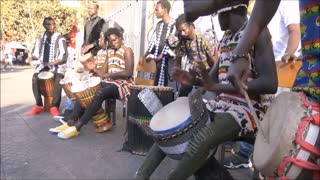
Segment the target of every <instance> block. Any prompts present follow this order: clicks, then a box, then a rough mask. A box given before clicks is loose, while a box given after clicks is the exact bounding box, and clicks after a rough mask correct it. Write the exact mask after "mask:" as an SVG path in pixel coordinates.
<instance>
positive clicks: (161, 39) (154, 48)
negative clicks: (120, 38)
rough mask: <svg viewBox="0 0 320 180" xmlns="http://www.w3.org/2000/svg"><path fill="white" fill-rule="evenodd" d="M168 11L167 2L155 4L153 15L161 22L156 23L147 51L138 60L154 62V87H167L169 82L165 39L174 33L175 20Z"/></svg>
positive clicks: (166, 0)
mask: <svg viewBox="0 0 320 180" xmlns="http://www.w3.org/2000/svg"><path fill="white" fill-rule="evenodd" d="M170 9H171V5H170V2H169V1H168V0H159V1H158V2H157V5H156V9H155V14H156V17H157V18H159V19H161V21H160V22H158V23H157V26H156V29H155V31H154V32H153V35H152V39H151V41H150V42H149V45H148V50H147V51H146V52H145V54H144V55H143V56H142V57H141V58H140V63H142V62H143V61H144V60H145V59H146V60H147V61H149V60H154V61H155V62H156V66H157V73H156V77H155V83H154V85H155V86H167V85H168V80H169V59H170V58H171V56H170V55H169V54H168V50H169V46H168V44H167V38H168V36H169V34H174V33H175V26H174V23H175V20H174V19H173V18H171V17H170V15H169V12H170ZM149 54H151V58H149V56H148V55H149Z"/></svg>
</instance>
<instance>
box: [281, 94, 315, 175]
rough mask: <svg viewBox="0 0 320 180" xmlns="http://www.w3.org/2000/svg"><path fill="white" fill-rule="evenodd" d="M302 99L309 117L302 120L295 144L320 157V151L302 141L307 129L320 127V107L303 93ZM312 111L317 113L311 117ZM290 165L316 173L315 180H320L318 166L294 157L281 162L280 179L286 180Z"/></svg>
mask: <svg viewBox="0 0 320 180" xmlns="http://www.w3.org/2000/svg"><path fill="white" fill-rule="evenodd" d="M299 95H300V98H301V101H302V103H303V105H304V106H305V107H306V108H307V113H306V114H307V117H304V118H302V121H301V123H300V124H299V127H298V132H297V134H296V139H295V142H296V144H297V145H300V147H301V149H303V150H305V151H307V152H309V153H312V154H314V155H316V157H319V156H320V150H319V149H317V148H316V147H315V146H313V145H312V144H310V143H308V142H307V141H304V140H303V139H302V136H303V133H304V131H305V128H306V127H307V126H308V125H309V124H310V123H312V124H314V125H316V126H320V118H319V110H320V106H319V105H318V104H316V103H312V102H310V101H308V100H307V99H306V96H305V95H304V94H303V93H300V94H299ZM312 111H315V112H316V113H315V114H314V115H311V113H312ZM289 163H293V164H295V165H297V166H299V167H302V168H305V169H309V170H312V171H314V174H313V175H314V177H313V179H319V178H320V167H319V166H318V165H317V164H314V163H312V162H309V161H304V160H301V159H297V158H294V157H286V158H284V160H283V161H282V162H281V164H280V165H279V168H278V176H279V177H280V179H283V180H286V179H287V178H286V176H285V175H284V171H285V169H286V168H287V166H288V164H289Z"/></svg>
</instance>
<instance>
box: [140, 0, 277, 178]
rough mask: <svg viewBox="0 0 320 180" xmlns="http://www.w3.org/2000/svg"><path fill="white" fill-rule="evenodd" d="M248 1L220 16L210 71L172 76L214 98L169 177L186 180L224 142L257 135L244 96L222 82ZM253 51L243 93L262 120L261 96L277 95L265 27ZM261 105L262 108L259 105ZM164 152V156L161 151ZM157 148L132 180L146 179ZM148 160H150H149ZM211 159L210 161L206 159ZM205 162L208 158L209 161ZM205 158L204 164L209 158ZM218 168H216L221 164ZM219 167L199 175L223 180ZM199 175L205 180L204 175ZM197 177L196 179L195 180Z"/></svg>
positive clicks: (265, 100)
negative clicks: (205, 119) (205, 121)
mask: <svg viewBox="0 0 320 180" xmlns="http://www.w3.org/2000/svg"><path fill="white" fill-rule="evenodd" d="M247 5H248V1H247V0H243V1H242V2H239V3H238V4H234V6H232V7H229V8H227V9H222V10H221V11H220V13H219V23H220V26H221V29H222V30H224V31H226V32H225V34H224V36H223V37H222V40H221V44H220V46H221V47H220V48H221V49H220V57H219V59H218V62H217V63H216V64H215V66H214V67H213V68H212V69H211V71H210V73H209V74H208V73H206V71H205V69H206V67H205V65H204V64H203V63H198V64H197V65H196V66H195V68H194V70H195V71H196V72H197V73H196V74H199V75H200V76H193V75H192V74H191V73H189V72H187V71H184V70H181V69H176V70H175V72H173V78H174V79H175V80H177V81H179V82H181V83H184V84H188V85H203V86H204V88H205V90H207V91H213V92H216V93H217V97H216V98H214V99H211V100H209V101H208V103H207V108H208V110H209V111H210V113H211V114H210V117H212V118H213V119H212V120H213V122H212V123H210V124H208V125H206V126H205V127H203V128H202V129H200V130H199V132H198V133H195V134H194V136H193V138H192V139H190V141H189V144H188V147H187V151H186V153H185V154H184V156H183V158H182V160H180V161H179V162H178V165H177V167H176V168H175V169H174V171H173V172H172V173H171V174H170V175H169V179H179V180H180V179H187V178H188V177H189V176H191V175H192V174H194V173H195V172H197V171H199V170H201V169H204V167H203V166H207V165H208V163H206V161H207V159H208V155H209V152H210V149H211V148H212V147H217V146H218V145H219V144H221V143H222V142H225V141H230V140H234V139H236V138H238V137H239V136H240V137H247V136H252V135H254V133H255V132H256V127H255V123H254V120H253V118H252V115H251V112H250V110H249V107H248V104H247V102H246V100H245V98H244V97H243V96H241V95H240V94H239V93H238V91H237V90H236V89H235V88H234V87H233V86H232V84H231V83H230V82H229V81H228V80H227V78H226V74H227V72H228V67H229V66H230V64H231V63H232V62H231V60H232V59H233V58H232V57H233V54H232V51H233V48H234V47H235V46H236V44H237V43H238V41H239V39H240V37H241V35H242V33H243V30H244V28H245V27H246V22H247ZM252 52H253V53H252V54H250V55H248V57H250V58H248V61H250V62H251V64H252V66H251V72H250V73H249V74H248V75H249V78H248V81H249V82H248V93H249V96H250V99H251V101H252V104H253V106H254V108H255V111H256V113H257V114H258V117H259V118H260V119H261V118H262V117H263V115H264V113H265V111H266V106H265V105H267V103H268V102H270V98H267V97H268V96H267V95H265V94H274V93H275V92H276V91H277V73H276V66H275V62H274V55H273V51H272V44H271V36H270V34H269V32H268V30H267V29H264V30H263V32H262V33H261V34H260V36H259V38H258V41H257V42H256V43H255V46H254V51H252ZM264 103H266V104H264ZM162 153H163V152H162ZM159 154H161V149H160V148H159V147H158V148H156V147H153V148H152V149H151V150H150V151H149V154H148V156H147V158H146V159H145V161H144V163H143V165H142V166H141V168H140V169H139V170H138V172H137V178H139V179H140V178H141V179H147V178H149V176H150V175H151V173H152V172H153V171H154V170H155V168H156V167H157V166H158V164H159V163H160V162H161V160H162V159H163V158H164V156H163V155H162V156H161V155H159ZM151 157H153V158H151ZM211 158H212V157H211ZM211 158H210V159H211ZM210 159H209V160H210ZM220 166H221V165H220ZM221 169H222V168H217V167H215V168H207V171H203V172H202V173H203V174H206V173H211V175H210V177H214V178H211V179H224V178H230V177H225V176H224V175H221V176H220V175H219V174H221ZM203 177H206V176H205V175H203ZM199 179H201V178H199Z"/></svg>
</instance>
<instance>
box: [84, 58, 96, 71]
mask: <svg viewBox="0 0 320 180" xmlns="http://www.w3.org/2000/svg"><path fill="white" fill-rule="evenodd" d="M83 65H84V67H85V68H86V69H89V70H93V69H94V68H95V67H96V63H95V60H94V59H93V58H90V59H88V60H86V61H85V62H84V63H83Z"/></svg>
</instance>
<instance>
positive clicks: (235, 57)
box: [231, 54, 250, 62]
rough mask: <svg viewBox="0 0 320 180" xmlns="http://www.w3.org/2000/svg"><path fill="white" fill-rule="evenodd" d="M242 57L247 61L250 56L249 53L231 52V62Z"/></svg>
mask: <svg viewBox="0 0 320 180" xmlns="http://www.w3.org/2000/svg"><path fill="white" fill-rule="evenodd" d="M239 58H244V59H246V60H247V61H249V59H250V56H249V54H232V55H231V62H233V61H234V60H235V59H239Z"/></svg>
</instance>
